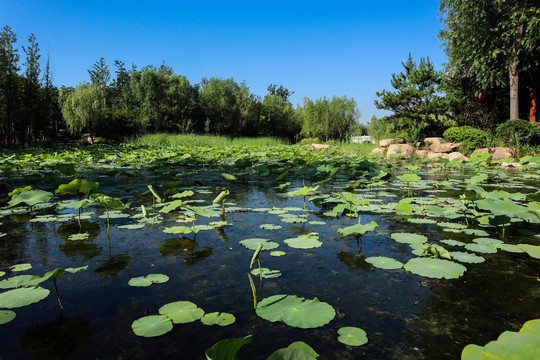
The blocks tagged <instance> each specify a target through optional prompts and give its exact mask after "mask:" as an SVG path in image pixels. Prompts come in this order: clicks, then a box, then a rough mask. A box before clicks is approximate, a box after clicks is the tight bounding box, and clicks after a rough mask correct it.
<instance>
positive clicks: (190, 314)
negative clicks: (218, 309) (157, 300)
mask: <svg viewBox="0 0 540 360" xmlns="http://www.w3.org/2000/svg"><path fill="white" fill-rule="evenodd" d="M159 313H160V314H161V315H166V316H168V317H169V318H170V319H171V320H172V321H173V322H174V323H175V324H185V323H190V322H193V321H195V320H199V319H200V318H201V317H202V316H203V315H204V310H203V309H201V308H198V307H197V305H195V304H194V303H192V302H190V301H176V302H172V303H169V304H166V305H163V306H162V307H161V308H159Z"/></svg>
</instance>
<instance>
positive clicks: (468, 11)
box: [439, 0, 540, 120]
mask: <svg viewBox="0 0 540 360" xmlns="http://www.w3.org/2000/svg"><path fill="white" fill-rule="evenodd" d="M439 16H440V17H441V20H442V22H443V23H444V26H445V29H443V30H441V31H440V32H439V38H440V39H441V40H442V41H443V43H444V47H445V50H446V53H447V55H448V59H449V66H450V68H452V69H456V70H457V71H460V72H461V73H462V74H467V76H470V77H472V78H473V79H474V80H475V81H476V82H477V84H478V85H479V86H480V87H481V88H482V89H479V90H484V91H485V90H488V89H492V88H496V87H503V88H504V87H506V88H509V90H510V91H509V92H510V114H509V119H517V118H519V78H520V74H528V75H529V76H530V78H531V82H532V84H533V85H532V87H531V88H532V89H531V90H532V91H531V94H532V96H531V107H533V106H536V105H535V104H536V102H537V99H536V97H537V90H536V89H537V86H538V85H537V83H536V82H537V79H538V74H539V66H540V56H539V54H540V40H539V38H540V35H539V34H540V4H539V2H538V0H441V2H440V7H439ZM531 114H532V112H531ZM534 118H535V114H534V115H533V116H532V117H531V120H533V119H534Z"/></svg>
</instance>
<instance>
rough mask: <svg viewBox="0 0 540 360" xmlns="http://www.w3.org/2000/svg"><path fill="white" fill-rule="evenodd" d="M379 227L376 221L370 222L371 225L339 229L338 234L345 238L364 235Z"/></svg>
mask: <svg viewBox="0 0 540 360" xmlns="http://www.w3.org/2000/svg"><path fill="white" fill-rule="evenodd" d="M377 226H379V225H378V224H377V223H376V222H375V221H372V222H370V223H369V224H363V225H362V224H356V225H353V226H347V227H345V228H343V229H338V230H337V231H338V233H340V234H341V235H343V236H347V235H353V234H354V235H364V234H365V233H366V232H368V231H372V230H374V229H375V228H376V227H377Z"/></svg>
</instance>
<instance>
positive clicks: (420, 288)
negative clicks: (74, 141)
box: [0, 146, 540, 360]
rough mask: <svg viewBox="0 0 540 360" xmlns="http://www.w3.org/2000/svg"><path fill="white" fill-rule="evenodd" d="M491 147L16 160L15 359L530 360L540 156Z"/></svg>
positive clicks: (6, 242) (1, 288)
mask: <svg viewBox="0 0 540 360" xmlns="http://www.w3.org/2000/svg"><path fill="white" fill-rule="evenodd" d="M487 156H488V155H485V154H476V155H474V156H473V157H472V158H471V159H470V162H468V163H463V164H461V163H459V161H457V160H456V161H454V162H448V161H447V160H440V161H438V162H431V161H427V160H421V159H413V158H408V159H392V160H390V161H386V160H385V161H384V162H383V161H381V160H378V159H376V158H371V157H361V156H356V155H344V154H340V153H337V152H332V151H328V150H325V149H321V150H315V149H311V148H307V147H300V146H281V147H268V148H240V147H228V148H209V147H191V148H187V147H185V148H183V147H169V148H163V147H162V148H158V147H113V146H92V147H88V148H71V149H69V148H66V149H60V150H56V151H53V150H25V151H16V152H4V153H3V154H1V157H0V198H1V204H0V206H1V208H0V222H1V224H0V331H1V334H2V336H1V337H0V343H1V349H2V350H1V353H0V357H1V358H2V359H155V358H159V359H234V358H235V356H237V358H238V359H240V360H242V359H246V360H247V359H272V360H276V359H379V360H380V359H456V358H460V356H461V357H462V358H463V359H484V358H486V359H487V358H489V359H498V358H507V357H505V356H506V355H507V354H513V355H514V356H517V357H515V358H516V359H517V358H519V359H529V358H534V354H538V353H540V341H539V338H540V306H539V303H540V246H539V245H540V158H534V157H526V158H522V159H519V160H520V163H521V164H522V167H520V168H518V169H513V170H506V171H503V170H501V168H500V166H499V164H500V163H490V162H489V161H488V158H487ZM235 354H236V355H235ZM527 356H529V357H527Z"/></svg>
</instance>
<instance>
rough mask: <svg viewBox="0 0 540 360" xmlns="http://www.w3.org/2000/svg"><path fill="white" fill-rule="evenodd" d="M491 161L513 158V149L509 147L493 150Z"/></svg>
mask: <svg viewBox="0 0 540 360" xmlns="http://www.w3.org/2000/svg"><path fill="white" fill-rule="evenodd" d="M491 151H492V153H491V160H501V159H508V158H511V157H513V155H512V149H511V148H507V147H496V148H491Z"/></svg>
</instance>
